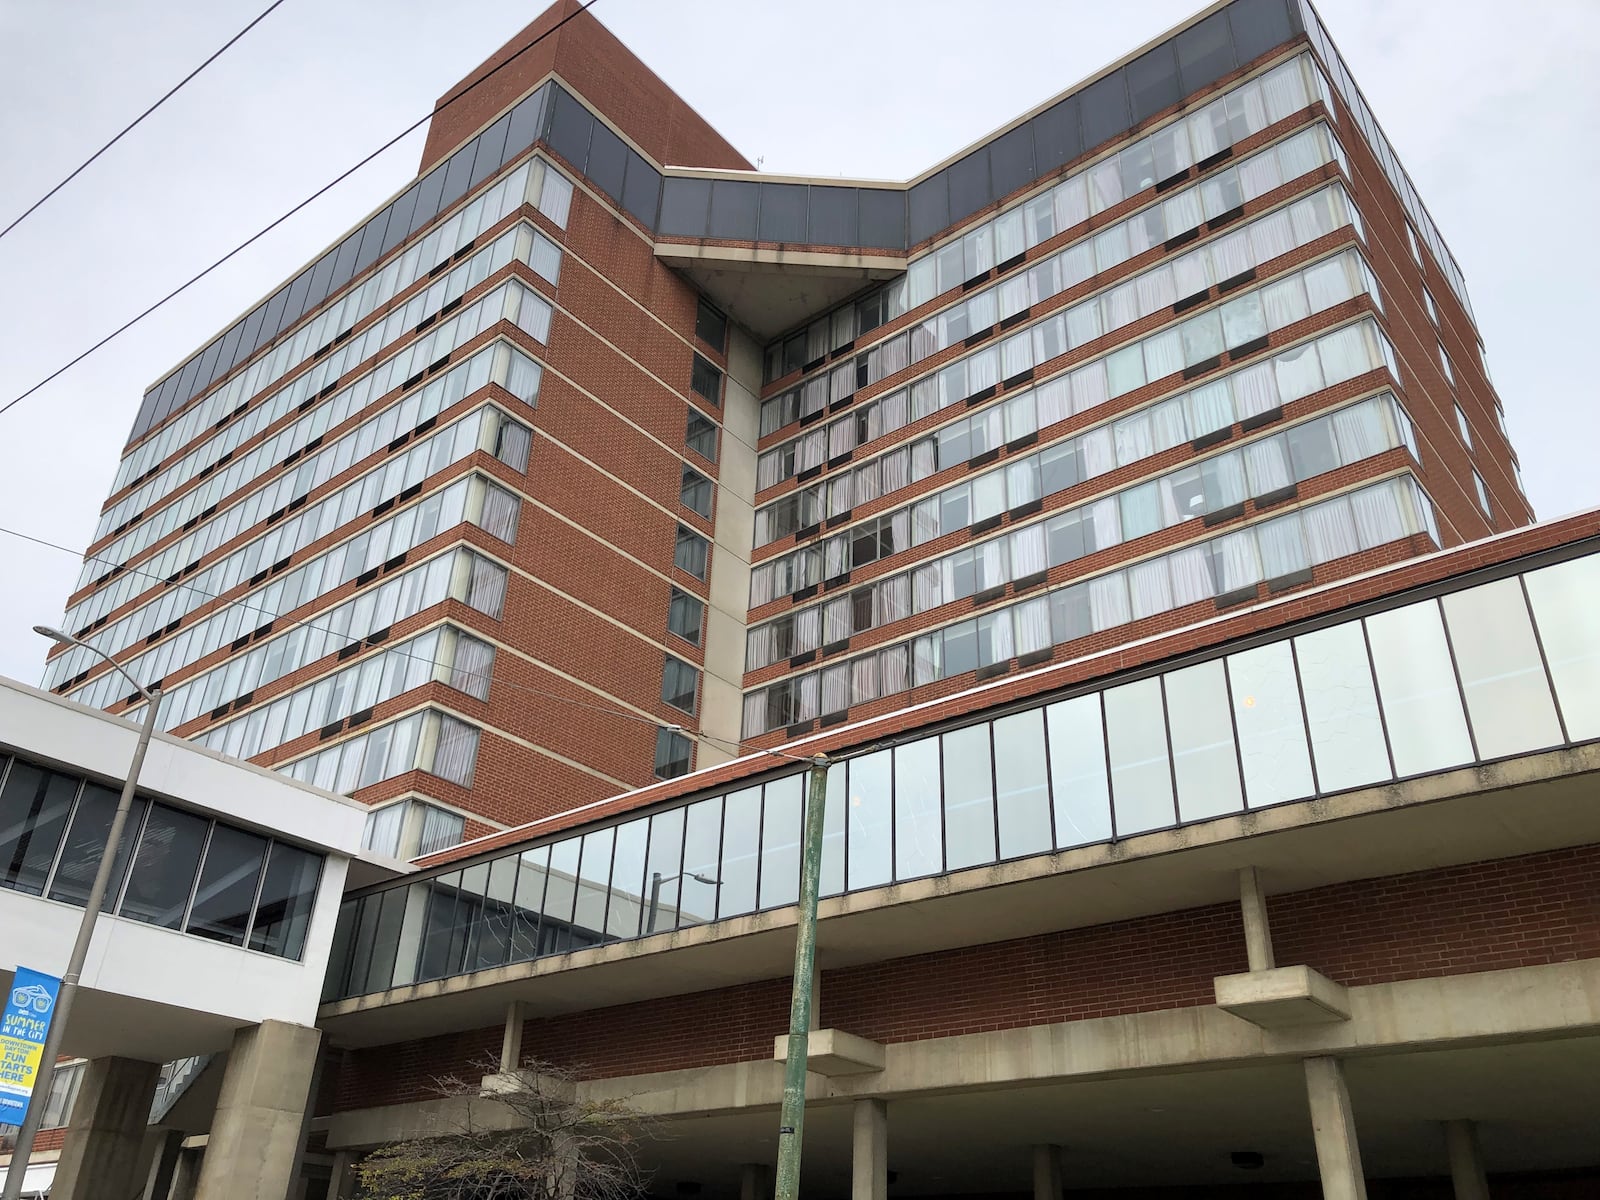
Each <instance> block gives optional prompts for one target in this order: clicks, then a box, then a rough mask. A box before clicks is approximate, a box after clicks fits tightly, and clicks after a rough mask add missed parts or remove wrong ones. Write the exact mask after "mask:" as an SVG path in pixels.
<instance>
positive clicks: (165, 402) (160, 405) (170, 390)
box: [150, 320, 249, 424]
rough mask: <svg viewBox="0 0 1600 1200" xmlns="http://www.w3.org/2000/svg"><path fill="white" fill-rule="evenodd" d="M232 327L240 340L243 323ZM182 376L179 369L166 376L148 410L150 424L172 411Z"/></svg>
mask: <svg viewBox="0 0 1600 1200" xmlns="http://www.w3.org/2000/svg"><path fill="white" fill-rule="evenodd" d="M233 327H234V328H235V329H237V330H238V331H239V336H240V337H241V338H242V337H243V336H244V321H242V320H240V321H235V322H234V326H233ZM245 353H247V354H248V353H249V350H248V349H246V350H245ZM182 376H183V371H182V369H181V368H180V369H179V370H176V371H174V372H173V373H172V374H171V375H168V376H167V378H166V382H164V383H163V384H162V385H161V391H160V394H159V395H157V396H156V402H155V404H154V405H152V406H151V409H150V422H151V424H154V423H155V422H156V421H159V420H160V419H161V417H162V416H164V415H165V414H167V413H169V412H171V411H172V405H173V404H174V399H173V398H174V397H175V396H176V395H177V394H178V381H179V380H180V379H181V378H182Z"/></svg>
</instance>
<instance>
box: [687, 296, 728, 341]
mask: <svg viewBox="0 0 1600 1200" xmlns="http://www.w3.org/2000/svg"><path fill="white" fill-rule="evenodd" d="M694 334H695V336H696V337H697V338H699V339H700V340H701V341H702V342H704V343H705V344H706V345H708V346H710V347H711V348H712V349H714V350H717V351H722V350H725V349H727V346H728V318H727V317H725V316H723V315H722V313H720V312H718V311H717V310H716V309H715V308H713V307H712V306H711V305H709V304H707V303H706V302H705V301H704V300H701V301H699V302H698V303H697V304H696V305H695V312H694Z"/></svg>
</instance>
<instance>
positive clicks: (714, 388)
mask: <svg viewBox="0 0 1600 1200" xmlns="http://www.w3.org/2000/svg"><path fill="white" fill-rule="evenodd" d="M689 386H690V387H692V388H694V390H695V392H696V393H697V394H699V395H701V396H703V397H705V398H706V399H707V400H709V401H711V403H712V404H714V405H716V406H717V407H718V408H720V407H722V372H721V371H719V370H717V368H716V367H715V366H713V365H712V364H711V363H709V362H707V361H706V360H705V359H704V358H701V357H700V356H699V355H698V354H696V355H695V356H694V368H693V370H692V371H691V372H690V374H689Z"/></svg>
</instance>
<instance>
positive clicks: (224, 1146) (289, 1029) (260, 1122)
mask: <svg viewBox="0 0 1600 1200" xmlns="http://www.w3.org/2000/svg"><path fill="white" fill-rule="evenodd" d="M321 1040H322V1034H321V1032H320V1031H318V1030H316V1029H308V1028H306V1027H305V1026H303V1025H288V1024H285V1023H284V1022H282V1021H263V1022H262V1023H261V1024H259V1025H257V1026H255V1027H253V1028H250V1029H241V1030H240V1031H239V1032H238V1033H236V1034H234V1037H233V1047H232V1049H231V1050H229V1051H228V1068H227V1072H226V1073H225V1074H224V1075H223V1077H222V1095H221V1096H220V1097H219V1098H218V1100H217V1112H216V1116H215V1117H213V1118H212V1121H211V1137H210V1140H209V1141H208V1142H207V1143H206V1156H205V1161H204V1163H202V1165H201V1167H200V1185H199V1187H198V1188H197V1189H196V1191H195V1200H285V1197H286V1196H287V1195H288V1194H289V1185H290V1184H291V1183H293V1182H294V1170H295V1162H296V1159H297V1158H298V1155H299V1149H300V1136H301V1126H302V1123H303V1121H304V1117H305V1110H306V1105H307V1104H308V1103H309V1102H310V1099H311V1095H310V1093H311V1081H312V1077H313V1075H314V1074H315V1072H316V1066H317V1047H318V1044H319V1043H320V1042H321Z"/></svg>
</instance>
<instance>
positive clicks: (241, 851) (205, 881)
mask: <svg viewBox="0 0 1600 1200" xmlns="http://www.w3.org/2000/svg"><path fill="white" fill-rule="evenodd" d="M266 856H267V839H266V838H263V837H257V836H256V835H255V834H253V833H245V832H244V831H243V830H242V829H228V828H226V827H225V826H221V825H218V826H216V827H215V828H214V829H212V831H211V841H210V843H209V844H208V845H207V846H206V860H205V863H204V865H203V866H202V867H201V868H200V885H199V887H197V888H196V889H195V894H194V905H193V907H192V908H191V909H190V912H189V925H188V932H190V933H192V934H195V935H197V936H199V937H203V938H211V939H213V940H214V941H219V942H227V943H228V944H229V945H231V946H242V945H244V937H245V934H246V933H247V932H248V931H249V929H250V909H251V906H252V905H253V904H254V903H255V898H256V880H257V879H258V878H259V877H260V875H261V864H262V862H263V861H264V860H265V859H266Z"/></svg>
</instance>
